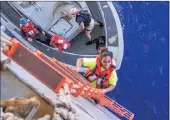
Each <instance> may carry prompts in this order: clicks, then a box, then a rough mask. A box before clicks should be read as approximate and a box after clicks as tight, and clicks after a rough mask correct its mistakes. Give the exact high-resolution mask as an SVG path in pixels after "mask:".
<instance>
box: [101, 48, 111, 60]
mask: <svg viewBox="0 0 170 120" xmlns="http://www.w3.org/2000/svg"><path fill="white" fill-rule="evenodd" d="M106 56H110V57H111V58H113V53H112V52H110V51H108V50H107V49H103V50H102V51H101V54H100V57H101V58H103V57H106Z"/></svg>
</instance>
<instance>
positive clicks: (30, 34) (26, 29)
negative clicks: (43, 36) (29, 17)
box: [21, 22, 39, 38]
mask: <svg viewBox="0 0 170 120" xmlns="http://www.w3.org/2000/svg"><path fill="white" fill-rule="evenodd" d="M28 24H29V25H28V26H27V27H26V26H25V25H22V26H21V29H22V30H23V31H24V32H25V33H26V37H31V38H33V37H34V36H35V35H36V34H38V33H39V31H38V30H37V28H36V27H35V26H34V24H33V23H32V22H28Z"/></svg>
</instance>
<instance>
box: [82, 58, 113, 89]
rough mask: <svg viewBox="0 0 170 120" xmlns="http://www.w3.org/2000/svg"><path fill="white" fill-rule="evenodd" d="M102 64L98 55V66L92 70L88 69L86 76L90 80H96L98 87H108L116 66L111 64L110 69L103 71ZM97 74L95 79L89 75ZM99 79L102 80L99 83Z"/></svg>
mask: <svg viewBox="0 0 170 120" xmlns="http://www.w3.org/2000/svg"><path fill="white" fill-rule="evenodd" d="M101 67H102V64H101V58H100V56H97V57H96V67H95V68H94V69H93V70H91V69H88V70H87V71H86V73H85V78H86V79H87V80H88V81H89V82H93V81H96V82H97V85H96V88H107V87H108V86H109V79H110V76H111V73H112V72H113V71H114V70H115V66H114V65H111V66H110V68H109V69H107V70H104V71H102V70H101ZM92 75H95V76H96V77H95V78H94V79H93V80H89V77H90V76H92ZM99 79H101V82H100V83H98V82H99V81H98V80H99Z"/></svg>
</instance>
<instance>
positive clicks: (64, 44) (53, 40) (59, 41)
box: [51, 34, 70, 52]
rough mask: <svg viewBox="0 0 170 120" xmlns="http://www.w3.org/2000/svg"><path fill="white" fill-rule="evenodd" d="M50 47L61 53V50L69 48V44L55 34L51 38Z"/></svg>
mask: <svg viewBox="0 0 170 120" xmlns="http://www.w3.org/2000/svg"><path fill="white" fill-rule="evenodd" d="M51 43H52V45H53V44H54V45H56V46H57V47H58V49H59V51H60V52H62V50H63V49H67V48H69V47H70V43H69V42H67V41H66V40H65V38H64V37H63V36H59V35H58V34H55V35H54V36H53V37H52V38H51Z"/></svg>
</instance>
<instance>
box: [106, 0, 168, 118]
mask: <svg viewBox="0 0 170 120" xmlns="http://www.w3.org/2000/svg"><path fill="white" fill-rule="evenodd" d="M113 4H114V6H115V7H116V10H117V12H118V14H119V17H120V19H121V24H122V26H123V36H124V57H123V62H122V66H121V68H120V70H118V71H117V73H118V77H119V81H118V83H117V87H116V90H115V91H114V92H111V93H108V96H109V97H111V98H112V99H115V100H116V101H118V103H120V104H121V105H123V106H125V107H126V108H127V109H129V110H130V111H132V112H133V113H134V114H135V119H134V120H168V118H169V117H168V116H169V111H168V108H169V103H168V102H169V100H168V98H169V97H168V95H169V94H168V92H169V89H168V87H169V81H168V78H169V77H168V73H169V72H168V66H169V63H168V61H169V57H168V56H169V2H113Z"/></svg>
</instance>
